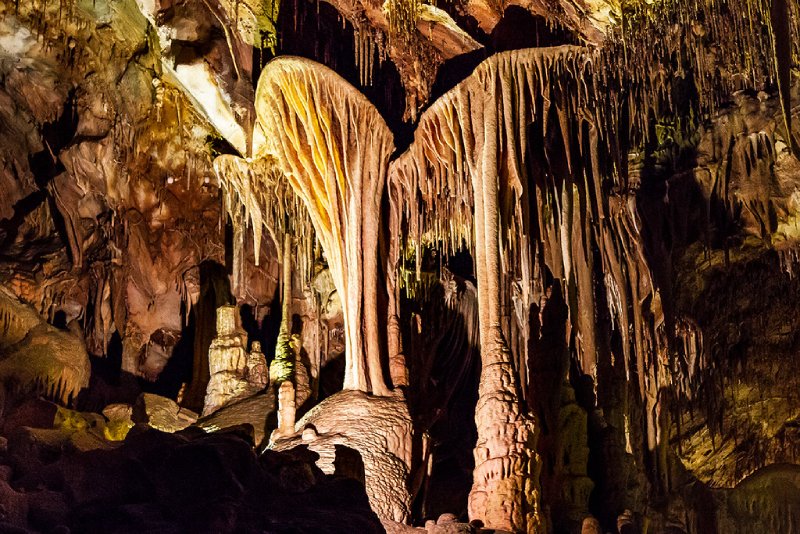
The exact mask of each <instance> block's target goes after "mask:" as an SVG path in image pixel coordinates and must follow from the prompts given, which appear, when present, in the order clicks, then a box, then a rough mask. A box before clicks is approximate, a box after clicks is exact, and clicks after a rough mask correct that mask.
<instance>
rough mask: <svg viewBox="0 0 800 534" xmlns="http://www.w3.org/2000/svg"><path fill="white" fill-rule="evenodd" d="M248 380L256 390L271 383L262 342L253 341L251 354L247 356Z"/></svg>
mask: <svg viewBox="0 0 800 534" xmlns="http://www.w3.org/2000/svg"><path fill="white" fill-rule="evenodd" d="M246 376H247V382H249V383H250V386H251V387H252V388H253V389H255V390H256V391H261V390H263V389H264V388H265V387H267V386H268V385H269V369H267V361H266V359H265V357H264V353H262V352H261V342H259V341H253V346H252V347H250V354H248V356H247V373H246Z"/></svg>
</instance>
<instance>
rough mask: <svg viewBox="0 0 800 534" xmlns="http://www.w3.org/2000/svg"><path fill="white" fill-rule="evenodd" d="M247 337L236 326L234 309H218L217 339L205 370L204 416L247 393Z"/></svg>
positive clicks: (237, 312) (210, 350)
mask: <svg viewBox="0 0 800 534" xmlns="http://www.w3.org/2000/svg"><path fill="white" fill-rule="evenodd" d="M246 345H247V334H246V333H245V332H244V330H242V327H241V325H240V324H239V310H238V309H237V308H236V306H222V307H220V308H219V309H217V337H216V338H214V341H212V342H211V348H210V349H209V350H208V369H209V372H210V373H211V379H210V380H209V382H208V388H207V389H206V398H205V402H204V403H203V415H208V414H210V413H213V412H214V411H216V410H217V409H219V408H220V407H222V406H224V405H225V404H227V403H229V402H230V401H231V400H233V399H235V398H237V397H240V396H242V395H243V394H245V393H247V391H248V382H247V380H246V379H245V372H246V369H247V352H246V351H245V347H246Z"/></svg>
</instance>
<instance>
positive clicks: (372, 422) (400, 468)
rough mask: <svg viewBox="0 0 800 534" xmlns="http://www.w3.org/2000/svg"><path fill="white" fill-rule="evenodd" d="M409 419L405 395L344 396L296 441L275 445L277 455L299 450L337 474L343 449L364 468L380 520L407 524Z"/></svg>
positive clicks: (307, 421) (316, 411) (300, 424)
mask: <svg viewBox="0 0 800 534" xmlns="http://www.w3.org/2000/svg"><path fill="white" fill-rule="evenodd" d="M410 436H411V419H410V417H409V415H408V409H407V407H406V403H405V400H404V399H403V397H402V395H399V394H394V395H392V396H389V397H373V396H370V395H367V394H366V393H363V392H360V391H342V392H340V393H337V394H336V395H333V396H332V397H329V398H328V399H325V400H324V401H322V402H321V403H319V404H318V405H316V406H315V407H314V408H312V409H311V410H310V411H309V412H308V413H307V414H305V415H304V416H303V417H302V418H301V419H300V420H299V421H297V423H296V424H295V433H294V435H293V436H290V437H286V438H283V439H277V440H276V441H275V443H274V445H273V448H274V449H275V450H279V451H283V450H290V449H291V448H293V447H296V446H299V445H306V446H308V448H309V449H310V450H312V451H314V452H316V453H317V454H319V460H317V465H318V466H319V467H320V469H322V471H323V472H325V473H328V474H334V473H336V472H337V467H336V466H337V458H338V457H339V456H340V455H341V454H342V452H341V447H342V446H343V447H349V448H350V449H353V450H355V451H357V453H358V454H359V455H360V457H361V461H362V462H363V469H364V483H365V485H366V489H367V495H368V496H369V500H370V504H371V506H372V509H373V510H375V513H376V514H378V517H380V518H381V519H382V520H390V521H397V522H400V523H403V522H405V521H407V519H408V516H409V512H410V506H411V499H410V495H409V493H408V490H407V488H406V483H405V480H406V478H407V476H408V473H409V470H410V468H411V454H412V451H411V440H410Z"/></svg>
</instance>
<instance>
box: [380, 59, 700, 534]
mask: <svg viewBox="0 0 800 534" xmlns="http://www.w3.org/2000/svg"><path fill="white" fill-rule="evenodd" d="M597 62H599V65H598V64H596V63H597ZM604 72H605V71H604V64H603V63H602V58H601V59H598V57H597V56H596V55H593V54H592V53H590V52H587V51H584V50H581V49H579V48H575V47H566V46H564V47H558V48H553V49H530V50H520V51H513V52H508V53H502V54H497V55H495V56H493V57H492V58H490V59H489V60H487V61H485V62H484V63H482V64H481V65H480V66H479V67H478V68H477V69H476V70H475V71H474V73H473V74H472V75H471V76H470V77H469V78H467V80H465V81H464V82H462V83H461V84H459V85H458V86H456V87H455V88H454V89H453V90H451V91H450V92H448V93H446V94H445V95H444V96H443V97H441V98H440V99H439V100H438V101H437V102H436V103H434V104H433V105H432V106H431V107H430V108H429V109H428V110H427V111H426V112H425V113H424V114H423V116H422V117H421V119H420V123H419V126H418V128H417V132H416V134H415V138H414V143H412V145H411V146H410V147H409V149H408V151H407V152H406V153H405V154H403V155H402V156H401V157H400V158H398V159H397V160H396V161H395V162H393V163H392V166H391V169H390V178H389V188H390V191H392V190H393V188H396V189H397V191H398V193H396V194H391V195H390V202H391V204H392V210H393V213H395V215H393V216H392V218H391V219H392V221H393V222H392V224H391V227H392V231H393V232H395V236H396V239H403V245H402V248H404V249H408V248H411V249H413V250H420V248H421V247H424V246H431V247H434V248H439V249H440V250H441V251H442V252H443V253H444V254H450V253H452V252H454V251H456V250H458V249H459V248H460V247H461V246H462V244H463V245H464V246H465V247H466V248H467V249H468V250H469V251H470V252H471V254H472V255H473V258H474V259H475V264H476V272H477V273H478V274H477V275H478V292H479V303H480V308H481V310H480V321H481V333H482V336H481V346H482V357H483V368H484V373H483V375H482V378H481V393H480V394H481V399H482V400H481V401H479V405H478V409H477V412H476V420H477V422H478V429H479V439H478V446H477V447H476V474H475V486H474V487H473V494H472V495H473V496H472V499H471V505H470V506H471V515H472V516H473V517H475V518H479V519H482V520H484V522H486V523H487V524H489V525H491V526H494V527H496V528H513V529H524V528H529V529H531V530H536V529H537V528H538V526H537V525H538V521H539V518H538V511H537V503H536V500H535V495H536V491H535V490H534V489H533V488H535V484H536V468H535V465H536V462H537V460H536V456H535V452H534V451H533V450H531V449H527V447H532V445H531V442H528V441H527V440H528V439H530V438H531V437H532V436H533V435H535V434H534V430H535V427H534V426H533V423H532V421H531V420H530V419H529V418H528V417H527V416H525V415H523V414H522V413H520V411H519V402H520V398H521V393H520V391H519V390H518V389H517V386H515V384H516V383H517V378H519V379H520V380H521V381H524V378H523V377H524V376H525V374H526V370H525V369H523V365H524V362H526V361H527V354H511V353H510V351H509V346H514V347H517V348H516V351H517V352H521V351H525V350H526V349H525V348H520V347H525V346H527V344H526V343H519V342H516V341H514V342H511V341H513V340H512V339H511V336H512V335H514V332H515V331H517V332H518V331H525V329H527V328H528V325H527V324H526V321H527V319H526V318H525V315H526V313H524V311H525V309H526V308H528V309H529V306H530V303H532V302H536V301H538V300H539V299H540V298H541V295H543V293H544V290H545V287H544V282H543V280H542V276H543V273H544V272H545V271H549V272H550V273H551V274H552V275H553V277H555V279H556V283H560V284H561V285H562V294H563V295H565V299H566V301H567V305H568V310H569V320H568V324H567V339H566V342H567V343H568V344H569V345H571V346H572V347H573V350H574V352H575V354H576V356H577V358H578V361H579V362H580V364H581V369H582V370H583V372H584V373H585V374H587V375H589V376H591V377H593V378H594V379H596V378H597V376H596V375H597V371H596V368H597V358H598V355H599V352H598V347H597V339H596V337H597V335H596V333H595V328H596V326H595V325H596V314H597V310H596V303H595V290H594V288H595V284H596V283H598V282H599V283H601V284H603V285H605V291H606V294H607V295H608V298H607V306H608V311H609V313H610V315H611V320H612V322H613V324H614V328H615V329H616V330H617V331H618V332H619V333H620V336H621V338H622V350H623V354H622V355H618V356H620V357H621V358H622V359H623V360H624V366H625V369H626V372H627V374H628V376H629V379H631V380H633V377H634V376H635V377H636V381H637V383H638V388H637V389H638V393H639V396H640V398H641V399H642V401H643V402H644V404H645V405H646V411H647V418H648V421H649V422H648V425H647V426H648V428H649V432H648V442H649V444H650V450H654V449H655V445H656V443H657V442H658V441H659V437H660V436H659V434H658V424H657V421H656V418H657V414H658V412H659V404H658V403H659V395H658V391H659V390H660V388H662V387H664V386H666V385H668V384H669V383H670V381H671V380H672V379H673V377H672V374H671V373H670V372H669V361H661V360H660V359H659V358H654V357H653V354H661V353H663V352H666V345H665V344H666V336H664V335H663V334H662V333H661V332H662V331H663V329H664V326H665V325H664V321H663V313H662V311H661V304H660V297H659V295H658V292H657V291H656V289H655V287H654V284H653V283H652V281H651V279H650V271H649V269H648V267H647V263H646V261H645V258H644V252H643V248H642V244H641V239H640V236H639V230H638V227H639V223H638V216H637V212H636V208H635V203H634V196H633V192H632V191H631V190H629V189H626V188H625V187H624V184H619V185H620V186H621V187H620V189H619V190H618V191H620V192H619V193H615V194H609V193H607V192H606V190H605V189H604V188H603V187H602V185H601V184H602V182H603V180H604V179H605V178H606V177H609V176H618V174H617V173H618V172H619V169H620V166H619V164H614V161H615V160H614V159H613V158H611V157H609V156H608V155H609V154H612V153H613V152H614V150H615V149H616V148H617V147H616V146H615V144H614V143H615V141H614V140H613V139H612V138H611V136H610V135H608V131H607V130H605V128H606V127H607V124H608V122H607V121H608V116H607V115H606V110H607V109H608V108H607V105H606V104H607V102H608V98H609V95H608V93H607V92H603V91H598V90H597V87H598V86H597V85H596V83H597V79H598V78H599V77H602V76H603V75H604ZM531 124H533V125H538V128H537V129H529V125H531ZM529 147H532V148H533V150H529ZM537 153H538V154H540V155H539V156H537V155H536V154H537ZM603 161H606V162H611V165H609V166H606V165H604V164H603V163H602V162H603ZM609 167H610V168H609ZM528 199H532V200H533V202H531V201H529V200H528ZM529 209H534V210H536V211H535V213H529ZM404 228H405V229H406V230H405V235H401V234H402V233H403V229H404ZM501 230H502V231H501ZM595 250H598V251H599V255H598V256H597V257H598V258H599V261H600V263H599V264H598V265H595V260H594V257H595V254H594V251H595ZM393 254H394V257H393V258H392V260H391V261H390V267H391V266H392V265H395V266H397V264H398V263H399V262H398V261H397V258H396V255H397V254H398V253H397V252H394V253H393ZM417 263H418V262H417ZM418 265H419V263H418ZM531 273H537V274H536V276H533V277H531ZM511 303H514V306H519V307H520V308H521V310H522V311H521V312H517V314H516V315H517V318H516V321H517V323H516V326H513V327H512V326H511V325H512V324H514V323H513V321H514V320H515V319H514V318H513V317H507V316H503V313H504V312H503V311H502V310H510V309H513V308H514V306H512V305H511ZM678 334H679V335H681V334H682V333H681V332H679V333H678ZM683 334H686V335H687V336H690V337H691V335H692V334H690V333H687V332H683ZM613 356H614V355H613V354H612V357H613ZM667 360H668V359H667ZM514 362H517V363H516V368H514V367H515V364H514ZM492 373H497V374H495V375H494V376H493V375H492ZM515 373H516V376H515ZM498 399H505V400H504V401H502V402H500V404H496V403H497V402H499V401H498ZM487 406H491V413H493V414H495V415H493V416H492V415H490V413H489V412H488V411H487V412H486V413H482V410H484V409H487ZM497 413H504V414H508V415H507V416H506V415H504V416H503V417H501V419H502V420H504V421H506V423H505V424H507V425H509V429H506V430H503V431H500V430H497V429H495V428H494V426H493V424H494V423H491V422H490V421H493V420H495V421H496V420H497V415H496V414H497ZM511 428H514V429H516V430H511ZM523 429H525V430H523ZM494 432H500V434H501V435H504V436H506V437H505V438H504V441H503V444H504V445H502V446H500V445H499V443H498V442H496V441H493V438H491V437H490V436H494V435H495V434H494ZM514 440H516V441H514ZM661 441H662V442H663V440H661ZM508 458H514V460H513V461H512V465H514V466H515V467H514V468H513V469H511V470H507V469H505V468H503V469H501V468H500V467H499V466H500V462H501V459H503V460H502V461H503V462H505V461H506V460H505V459H508ZM521 458H527V459H526V460H524V461H522V460H521ZM503 465H505V464H503ZM523 466H525V467H523ZM504 480H505V482H501V481H504ZM490 486H491V487H494V488H495V489H492V490H487V488H488V487H490ZM501 487H502V489H497V488H501ZM522 488H525V491H524V492H523V493H521V494H519V495H518V496H517V497H512V494H513V492H514V491H519V492H522ZM504 492H510V493H508V494H504ZM522 495H524V496H522ZM488 499H496V500H497V501H496V502H489V501H488ZM503 499H506V501H503ZM509 503H515V504H513V505H509Z"/></svg>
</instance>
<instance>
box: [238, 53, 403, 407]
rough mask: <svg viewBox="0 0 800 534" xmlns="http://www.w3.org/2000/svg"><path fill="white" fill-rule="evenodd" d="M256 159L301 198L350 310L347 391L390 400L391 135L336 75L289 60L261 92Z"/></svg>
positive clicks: (277, 65)
mask: <svg viewBox="0 0 800 534" xmlns="http://www.w3.org/2000/svg"><path fill="white" fill-rule="evenodd" d="M256 113H257V116H258V120H257V123H256V132H255V133H254V139H255V140H254V146H253V154H254V158H256V159H257V158H259V157H262V156H266V155H269V156H272V157H274V158H275V159H276V160H277V162H278V166H279V167H280V169H281V170H282V171H283V173H284V175H285V176H286V179H287V180H288V182H289V183H290V184H291V186H292V188H293V189H294V191H295V194H296V195H297V196H298V197H299V198H301V199H302V201H303V203H304V205H305V206H306V208H307V210H308V214H309V216H310V218H311V221H312V223H313V224H314V230H315V232H316V236H317V239H318V240H319V242H320V243H321V245H322V248H323V250H324V252H325V259H326V260H327V262H328V267H329V268H330V271H331V275H332V277H333V281H334V285H335V286H336V289H337V291H338V293H339V295H340V298H341V301H342V308H343V310H344V330H345V338H346V344H347V355H346V358H347V360H346V362H347V363H346V371H345V381H344V387H345V389H356V390H361V391H369V392H372V393H375V394H377V395H386V394H388V393H389V391H390V390H389V388H388V386H387V384H386V380H385V379H384V377H383V371H382V369H381V349H380V335H379V331H378V328H379V325H378V310H377V294H378V235H379V225H380V202H381V194H382V191H383V187H384V183H385V179H386V169H387V163H388V160H389V156H390V155H391V154H392V152H393V150H394V144H393V138H392V134H391V132H390V131H389V129H388V128H387V126H386V124H385V122H384V121H383V119H382V118H381V116H380V114H379V113H378V112H377V111H376V110H375V108H374V107H373V106H372V104H371V103H370V102H369V101H368V100H367V99H366V98H365V97H364V96H363V95H361V94H360V93H358V92H357V91H356V90H355V89H354V88H353V87H352V86H350V85H349V84H348V83H347V82H345V81H344V80H343V79H342V78H341V77H339V75H337V74H336V73H335V72H333V71H331V70H330V69H327V68H326V67H323V66H321V65H318V64H316V63H314V62H312V61H309V60H306V59H301V58H288V57H281V58H278V59H275V60H273V61H272V62H270V64H269V65H268V66H267V67H266V68H265V69H264V71H263V72H262V74H261V78H260V79H259V82H258V88H257V90H256Z"/></svg>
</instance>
